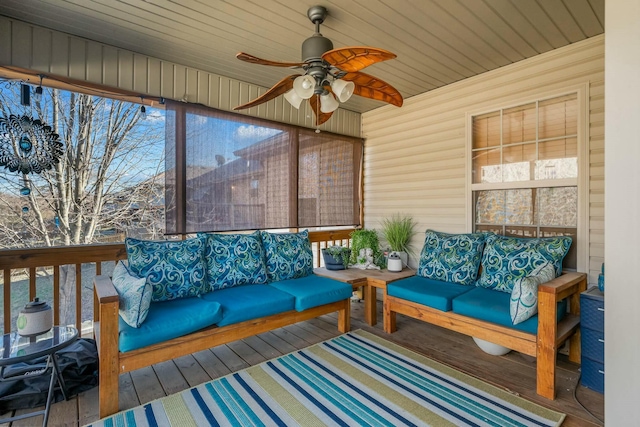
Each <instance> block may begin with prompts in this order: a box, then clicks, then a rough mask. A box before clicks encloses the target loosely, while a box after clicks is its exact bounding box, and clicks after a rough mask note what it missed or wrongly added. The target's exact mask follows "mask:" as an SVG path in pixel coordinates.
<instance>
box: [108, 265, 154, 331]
mask: <svg viewBox="0 0 640 427" xmlns="http://www.w3.org/2000/svg"><path fill="white" fill-rule="evenodd" d="M111 281H112V282H113V286H114V287H115V288H116V291H117V292H118V298H119V307H118V308H119V312H120V317H122V320H124V321H125V322H126V324H127V325H129V326H131V327H132V328H138V327H140V325H142V322H144V319H146V318H147V314H148V313H149V304H151V285H150V284H149V283H148V282H147V279H145V278H144V277H137V276H134V275H133V274H131V273H130V272H129V270H128V268H127V261H120V262H118V263H117V264H116V267H115V268H114V269H113V275H112V277H111Z"/></svg>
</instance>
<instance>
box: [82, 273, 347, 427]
mask: <svg viewBox="0 0 640 427" xmlns="http://www.w3.org/2000/svg"><path fill="white" fill-rule="evenodd" d="M94 297H95V299H94V307H95V308H94V310H95V313H94V317H95V318H96V321H94V326H93V328H94V335H95V338H96V342H97V346H98V355H99V359H100V368H99V370H100V372H99V388H100V390H99V400H100V418H103V417H106V416H108V415H111V414H113V413H115V412H118V378H119V375H120V374H123V373H125V372H130V371H133V370H135V369H140V368H143V367H145V366H151V365H153V364H154V363H159V362H164V361H167V360H171V359H175V358H177V357H181V356H186V355H188V354H191V353H196V352H198V351H202V350H206V349H208V348H212V347H215V346H218V345H222V344H227V343H230V342H233V341H237V340H241V339H243V338H247V337H250V336H253V335H257V334H261V333H263V332H268V331H271V330H273V329H277V328H281V327H283V326H287V325H291V324H294V323H298V322H302V321H305V320H309V319H313V318H315V317H318V316H322V315H324V314H329V313H334V312H338V330H339V331H340V332H343V333H344V332H348V331H349V330H350V328H351V304H350V300H349V299H343V300H340V301H337V302H333V303H330V304H324V305H320V306H317V307H313V308H309V309H306V310H304V311H297V310H291V311H287V312H284V313H279V314H275V315H271V316H267V317H261V318H257V319H251V320H247V321H244V322H240V323H235V324H231V325H227V326H222V327H217V326H215V325H214V326H211V327H208V328H205V329H202V330H199V331H197V332H194V333H191V334H189V335H185V336H181V337H178V338H174V339H172V340H169V341H165V342H161V343H158V344H154V345H150V346H147V347H143V348H140V349H137V350H132V351H127V352H121V351H119V350H118V304H119V300H118V293H117V292H116V289H115V288H114V286H113V284H112V282H111V280H110V278H109V277H107V276H96V278H95V279H94Z"/></svg>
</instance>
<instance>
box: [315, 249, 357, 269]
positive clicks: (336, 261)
mask: <svg viewBox="0 0 640 427" xmlns="http://www.w3.org/2000/svg"><path fill="white" fill-rule="evenodd" d="M350 257H351V249H349V248H345V247H344V246H330V247H328V248H323V249H322V258H323V259H324V266H325V268H326V269H327V270H344V269H347V268H349V258H350Z"/></svg>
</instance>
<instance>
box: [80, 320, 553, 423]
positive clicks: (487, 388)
mask: <svg viewBox="0 0 640 427" xmlns="http://www.w3.org/2000/svg"><path fill="white" fill-rule="evenodd" d="M564 417H565V415H564V414H561V413H558V412H554V411H551V410H548V409H546V408H543V407H541V406H539V405H535V404H533V403H531V402H529V401H526V400H524V399H522V398H519V397H517V396H514V395H512V394H510V393H507V392H505V391H503V390H500V389H498V388H496V387H493V386H491V385H489V384H487V383H484V382H482V381H479V380H477V379H475V378H472V377H470V376H468V375H465V374H462V373H460V372H458V371H456V370H454V369H451V368H449V367H447V366H444V365H442V364H439V363H437V362H434V361H432V360H430V359H428V358H426V357H423V356H421V355H419V354H417V353H414V352H412V351H410V350H407V349H405V348H403V347H400V346H397V345H395V344H393V343H390V342H388V341H386V340H384V339H381V338H379V337H377V336H375V335H373V334H369V333H367V332H364V331H355V332H351V333H348V334H345V335H342V336H339V337H337V338H333V339H331V340H329V341H326V342H323V343H320V344H316V345H314V346H312V347H309V348H307V349H304V350H301V351H297V352H295V353H291V354H288V355H286V356H282V357H279V358H277V359H274V360H270V361H267V362H264V363H262V364H260V365H256V366H252V367H250V368H248V369H245V370H243V371H240V372H237V373H234V374H230V375H227V376H226V377H223V378H219V379H217V380H214V381H211V382H208V383H206V384H202V385H200V386H197V387H194V388H192V389H190V390H185V391H183V392H181V393H178V394H174V395H171V396H167V397H164V398H162V399H158V400H156V401H153V402H151V403H148V404H146V405H141V406H139V407H137V408H134V409H131V410H128V411H124V412H121V413H118V414H116V415H113V416H112V417H109V418H106V419H103V420H100V421H98V422H97V423H94V424H92V426H109V427H110V426H176V427H178V426H179V427H186V426H209V425H211V426H218V425H222V426H271V425H274V426H275V425H277V426H297V425H300V426H323V425H330V426H367V425H372V426H404V425H408V426H425V425H431V426H500V427H502V426H559V425H560V424H561V423H562V421H563V420H564Z"/></svg>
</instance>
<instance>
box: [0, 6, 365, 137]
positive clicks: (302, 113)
mask: <svg viewBox="0 0 640 427" xmlns="http://www.w3.org/2000/svg"><path fill="white" fill-rule="evenodd" d="M0 66H14V67H19V68H25V69H29V70H35V71H38V72H41V73H43V74H45V75H51V76H60V77H67V78H73V79H77V80H82V81H87V82H89V83H93V84H99V85H104V86H107V87H113V88H118V89H122V90H127V91H131V92H137V93H139V94H140V95H149V96H157V97H164V98H168V99H174V100H186V101H188V102H192V103H197V104H203V105H206V106H209V107H213V108H218V109H220V110H225V111H232V109H233V107H235V106H237V105H240V104H244V103H246V102H248V101H250V100H252V99H254V98H256V97H258V96H260V95H262V94H263V93H265V92H266V91H267V89H268V88H263V87H259V86H255V85H251V84H248V83H244V82H241V81H238V80H234V79H232V78H229V77H225V76H220V75H216V74H212V73H208V72H205V71H202V70H197V69H194V68H189V67H185V66H182V65H179V64H174V63H171V62H167V61H163V60H161V59H158V58H153V57H150V56H146V55H140V54H138V53H135V52H131V51H127V50H123V49H118V48H115V47H112V46H108V45H105V44H101V43H98V42H94V41H91V40H86V39H83V38H79V37H74V36H70V35H68V34H65V33H61V32H59V31H53V30H49V29H46V28H42V27H38V26H34V25H30V24H27V23H24V22H21V21H16V20H13V19H9V18H6V17H0ZM283 77H284V76H283ZM275 83H276V82H275V81H274V84H275ZM45 84H46V81H45ZM241 114H247V115H250V116H254V117H260V118H263V119H268V120H274V121H277V122H282V123H289V124H293V125H298V126H304V127H307V128H312V129H315V126H314V124H313V123H314V115H313V111H312V110H311V107H310V106H309V103H308V102H305V103H304V104H303V106H301V108H300V109H299V110H297V109H295V108H293V107H291V105H290V104H289V103H288V102H287V101H286V100H285V99H284V97H282V96H279V97H277V98H276V99H273V100H271V101H269V102H266V103H264V104H262V105H259V106H257V107H253V108H250V109H249V110H244V111H242V112H241ZM320 129H322V130H324V131H328V132H334V133H339V134H343V135H349V136H360V131H361V126H360V114H359V113H356V112H353V111H349V110H344V109H338V110H336V112H334V113H333V116H332V117H331V119H330V120H329V121H328V122H326V123H325V124H323V125H322V126H320Z"/></svg>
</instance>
